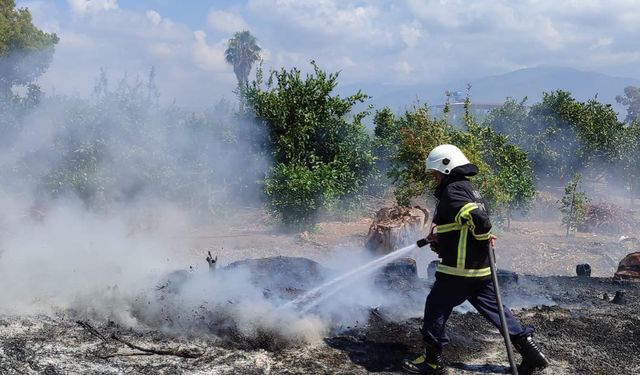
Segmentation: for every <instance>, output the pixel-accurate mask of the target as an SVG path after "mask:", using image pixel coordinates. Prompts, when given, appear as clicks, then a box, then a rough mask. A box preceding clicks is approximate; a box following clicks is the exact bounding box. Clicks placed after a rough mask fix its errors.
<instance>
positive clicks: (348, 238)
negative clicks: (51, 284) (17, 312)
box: [0, 220, 640, 375]
mask: <svg viewBox="0 0 640 375" xmlns="http://www.w3.org/2000/svg"><path fill="white" fill-rule="evenodd" d="M367 227H368V224H367V221H366V220H360V221H354V222H351V223H347V224H344V223H342V224H341V223H326V224H324V225H323V226H321V227H320V229H319V230H318V231H317V232H315V233H311V234H306V235H304V236H298V235H280V234H274V232H272V231H270V230H265V231H264V233H263V232H262V229H261V228H254V229H252V230H253V231H254V232H253V234H251V233H249V234H247V233H244V235H242V236H241V237H240V238H238V239H237V240H238V241H237V242H235V244H232V243H230V242H226V241H227V239H228V238H227V237H219V236H218V237H215V236H211V237H206V236H200V237H198V241H200V248H210V249H221V247H222V246H224V247H225V248H226V250H225V252H222V254H223V255H222V256H223V257H224V256H225V255H227V256H228V257H229V258H228V261H227V262H226V263H231V262H232V261H233V260H237V259H233V258H232V257H231V254H234V248H235V246H239V247H243V246H244V247H245V248H246V250H245V252H241V253H240V254H241V255H238V256H237V257H239V258H241V257H243V256H245V257H246V256H248V255H245V254H252V257H258V256H271V255H276V254H274V253H277V254H282V253H283V252H284V250H283V248H288V249H291V251H290V253H293V254H292V255H296V256H300V255H302V256H304V255H305V254H310V256H309V258H312V259H316V260H319V261H322V259H323V256H325V257H326V256H328V255H330V254H331V253H332V252H335V251H338V250H333V249H334V248H336V247H339V246H342V245H345V244H349V243H351V244H355V243H358V242H359V241H361V240H362V239H363V237H364V235H363V232H364V233H365V234H366V228H367ZM554 228H556V229H554ZM557 228H558V226H557V223H549V222H539V223H527V222H519V223H515V224H514V229H513V230H512V232H509V233H507V232H505V233H503V234H501V236H500V242H499V248H498V257H499V264H500V266H501V267H503V268H507V269H510V270H513V271H515V272H517V273H518V275H519V281H518V283H517V284H509V285H505V286H504V287H503V289H504V294H505V300H506V303H507V304H508V305H510V306H515V307H517V309H516V315H517V316H518V317H519V318H520V319H521V320H522V321H523V322H524V323H525V324H529V325H533V326H534V327H535V328H536V341H537V342H538V343H539V345H540V347H541V348H543V350H544V351H545V352H546V353H547V354H548V356H549V357H550V359H551V366H550V368H548V369H546V370H544V371H543V372H541V373H543V374H554V375H562V374H638V373H640V357H639V356H638V353H640V316H639V314H638V312H639V311H640V285H639V284H633V283H631V284H628V283H626V284H620V283H616V282H614V281H613V280H612V279H611V278H610V276H611V275H612V274H613V272H614V271H615V263H616V261H617V260H619V259H621V257H622V256H623V255H624V254H625V253H626V252H627V249H621V248H620V247H619V246H618V244H617V236H609V237H607V236H602V235H593V234H578V235H577V236H576V237H575V238H566V237H564V236H563V235H562V231H561V229H557ZM252 236H253V240H252V239H251V237H252ZM221 238H222V239H221ZM234 241H235V240H234ZM203 245H204V246H203ZM261 247H262V249H265V251H264V252H260V248H261ZM274 248H275V249H276V250H274ZM343 251H348V250H343ZM199 257H200V255H198V256H194V257H193V260H194V262H195V259H196V258H199ZM185 258H186V259H189V257H188V256H186V257H185ZM223 262H224V258H223ZM577 263H590V264H591V265H592V267H593V274H594V275H595V276H597V277H592V278H582V277H575V276H573V275H575V265H576V264H577ZM426 292H427V291H426V290H424V294H425V295H426ZM616 292H623V295H624V298H623V301H622V302H623V303H622V304H618V303H614V302H612V299H613V297H614V296H615V295H616ZM417 303H419V304H420V303H421V302H417ZM519 307H524V308H519ZM391 310H393V308H392V307H389V306H380V307H379V308H377V309H372V310H371V312H370V314H369V319H368V321H367V322H362V323H360V324H358V326H354V327H333V329H332V330H331V331H330V332H328V333H326V334H325V335H324V337H323V338H321V339H319V340H316V341H312V342H305V343H301V342H292V341H287V340H285V339H282V338H281V337H278V335H277V334H275V335H274V334H273V332H271V333H270V332H263V333H261V334H258V335H257V336H252V337H245V336H243V335H242V334H240V333H238V332H235V331H228V332H226V334H222V335H221V334H220V332H218V334H214V333H206V332H204V333H203V332H202V331H199V332H197V333H194V332H180V331H176V330H172V331H169V330H164V329H157V328H148V327H145V326H136V327H133V328H132V327H126V326H122V325H120V324H117V323H115V322H113V321H110V320H108V319H98V320H95V319H89V318H87V317H86V316H83V315H82V314H80V313H77V312H73V311H65V312H60V313H58V314H50V315H47V316H40V315H38V316H0V374H49V375H54V374H367V373H377V374H399V373H401V372H400V369H399V366H398V365H399V361H400V360H401V359H402V358H403V357H404V356H405V355H406V354H407V353H409V352H418V351H419V348H420V337H419V333H418V328H419V327H420V324H421V320H420V317H419V314H416V316H414V317H410V318H407V319H400V320H398V319H396V318H393V317H392V315H393V314H391V313H390V311H391ZM463 311H464V309H462V310H461V311H460V312H454V314H453V315H452V317H451V319H450V321H449V324H448V332H449V335H450V337H451V345H450V346H449V347H448V348H447V349H446V351H445V357H446V359H447V361H448V362H449V363H450V366H451V368H450V370H449V373H450V374H496V373H508V372H509V369H508V362H507V358H506V354H505V349H504V344H503V341H502V338H501V336H500V334H499V333H498V331H497V330H496V329H495V328H493V327H492V326H490V325H489V324H488V323H487V322H486V321H485V320H484V319H483V318H482V317H480V316H479V315H478V314H477V313H475V312H466V313H465V312H463Z"/></svg>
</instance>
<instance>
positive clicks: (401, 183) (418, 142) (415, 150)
mask: <svg viewBox="0 0 640 375" xmlns="http://www.w3.org/2000/svg"><path fill="white" fill-rule="evenodd" d="M396 121H397V125H395V127H396V128H397V129H398V133H399V138H398V142H399V144H398V146H397V150H396V151H395V153H394V154H393V155H392V156H391V167H390V169H389V173H388V175H389V177H390V178H391V180H392V181H393V183H394V185H395V186H396V190H395V196H396V200H397V201H398V203H399V204H401V205H405V206H406V205H409V203H410V201H411V198H413V197H417V196H420V195H422V194H424V193H425V192H426V191H427V190H428V188H429V181H430V178H429V176H428V174H427V171H426V170H425V164H424V161H425V158H426V157H427V155H428V154H429V152H430V151H431V150H432V149H433V148H434V147H436V146H437V145H439V144H442V143H449V142H451V137H452V133H454V132H455V130H454V129H453V127H452V126H451V125H450V124H449V123H448V122H447V121H446V119H437V118H434V117H431V114H430V113H429V107H428V106H426V105H423V106H420V107H414V108H413V110H412V111H406V112H405V113H404V115H403V116H401V117H399V118H398V119H397V120H396Z"/></svg>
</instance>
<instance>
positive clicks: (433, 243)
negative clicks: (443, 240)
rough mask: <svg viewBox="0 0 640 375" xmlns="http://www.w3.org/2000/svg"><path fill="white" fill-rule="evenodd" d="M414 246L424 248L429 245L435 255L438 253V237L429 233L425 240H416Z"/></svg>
mask: <svg viewBox="0 0 640 375" xmlns="http://www.w3.org/2000/svg"><path fill="white" fill-rule="evenodd" d="M416 245H418V247H424V246H426V245H430V247H431V250H433V251H434V252H436V253H437V252H438V235H437V234H435V233H433V232H431V233H429V235H428V236H427V238H422V239H420V240H418V242H416Z"/></svg>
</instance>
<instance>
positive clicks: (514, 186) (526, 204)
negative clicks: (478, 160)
mask: <svg viewBox="0 0 640 375" xmlns="http://www.w3.org/2000/svg"><path fill="white" fill-rule="evenodd" d="M469 132H470V133H471V134H472V135H473V137H474V138H475V139H478V140H479V143H480V144H479V149H480V150H482V151H483V152H482V154H483V155H482V160H483V161H484V162H486V163H487V165H488V166H489V169H490V172H489V173H486V172H485V174H484V175H486V176H488V181H487V182H486V185H488V186H486V187H485V188H484V189H483V190H485V191H488V192H489V196H488V198H489V200H490V201H492V202H493V204H492V208H493V211H494V212H495V213H496V214H497V215H498V216H499V217H500V218H502V217H504V218H505V219H506V221H507V228H506V229H507V230H509V229H510V226H511V218H512V216H513V212H514V211H521V212H526V211H527V210H528V209H529V208H530V206H531V203H532V202H533V199H534V197H535V176H534V173H533V166H532V163H531V161H530V160H529V159H528V157H527V154H526V152H524V151H523V150H522V149H520V148H519V147H517V146H515V145H513V144H510V143H509V142H508V138H507V137H506V136H505V135H503V134H500V133H498V132H495V131H493V130H492V129H490V128H487V127H482V126H474V127H472V128H470V129H469ZM481 176H482V175H481Z"/></svg>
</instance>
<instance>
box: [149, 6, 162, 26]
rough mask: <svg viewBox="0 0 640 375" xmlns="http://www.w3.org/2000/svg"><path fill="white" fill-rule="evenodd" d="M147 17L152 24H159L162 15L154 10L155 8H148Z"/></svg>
mask: <svg viewBox="0 0 640 375" xmlns="http://www.w3.org/2000/svg"><path fill="white" fill-rule="evenodd" d="M146 15H147V18H148V19H149V20H150V21H151V22H152V23H153V24H154V25H156V26H157V25H159V24H160V22H162V16H161V15H160V13H158V12H156V11H155V10H152V9H150V10H148V11H147V13H146Z"/></svg>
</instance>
